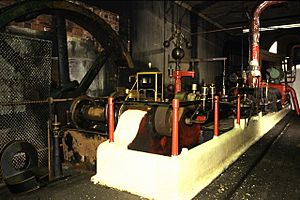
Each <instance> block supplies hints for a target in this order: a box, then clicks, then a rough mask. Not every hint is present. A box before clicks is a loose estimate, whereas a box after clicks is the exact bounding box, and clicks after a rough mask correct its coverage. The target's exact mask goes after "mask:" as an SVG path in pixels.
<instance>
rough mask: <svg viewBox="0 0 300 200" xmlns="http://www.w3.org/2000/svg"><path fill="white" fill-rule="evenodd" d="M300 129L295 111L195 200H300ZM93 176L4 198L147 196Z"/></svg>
mask: <svg viewBox="0 0 300 200" xmlns="http://www.w3.org/2000/svg"><path fill="white" fill-rule="evenodd" d="M299 130H300V117H296V116H295V114H294V113H290V114H288V115H287V116H286V117H285V118H284V119H283V120H282V121H281V122H279V123H278V124H277V125H276V126H275V127H274V128H273V129H272V130H271V131H269V132H268V133H267V134H266V135H265V136H264V137H263V138H262V139H261V140H259V141H258V142H257V143H256V144H254V145H253V146H251V147H250V148H249V150H248V151H247V152H245V153H244V154H243V155H242V156H241V157H240V158H239V159H238V160H237V161H236V162H235V163H233V164H232V165H231V166H230V167H229V168H228V169H227V170H226V171H225V172H223V173H222V174H221V175H220V176H219V177H218V178H216V179H215V180H214V181H213V182H212V183H211V184H210V185H208V186H207V187H206V188H204V189H203V190H202V191H201V192H200V193H199V194H198V195H197V196H196V197H195V198H193V200H200V199H201V200H202V199H205V200H207V199H214V200H215V199H233V200H237V199H239V200H240V199H253V200H254V199H255V200H257V199H268V200H269V199H293V200H294V199H295V200H300V156H299V155H300V131H299ZM67 174H68V172H66V175H67ZM92 175H93V174H92V173H79V172H72V176H69V177H67V178H65V179H63V180H60V181H56V182H53V183H50V184H48V185H47V186H46V187H43V188H40V189H38V190H36V191H33V192H29V193H26V194H12V193H10V192H9V191H8V189H7V188H6V187H0V199H16V200H21V199H24V200H25V199H26V200H27V199H30V200H35V199H36V200H46V199H54V200H56V199H57V200H64V199H65V200H77V199H99V200H110V199H111V200H118V199H120V200H127V199H128V200H135V199H136V200H138V199H145V198H141V197H139V196H136V195H132V194H129V193H127V192H120V191H117V190H114V189H111V188H107V187H102V186H99V185H94V184H93V183H91V182H90V181H89V180H90V177H91V176H92Z"/></svg>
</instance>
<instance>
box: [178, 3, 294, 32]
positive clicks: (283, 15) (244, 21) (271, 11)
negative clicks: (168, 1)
mask: <svg viewBox="0 0 300 200" xmlns="http://www.w3.org/2000/svg"><path fill="white" fill-rule="evenodd" d="M261 2H262V1H176V3H177V4H178V5H181V6H183V7H184V6H186V5H188V6H190V7H191V8H192V10H193V12H195V13H198V14H199V15H200V16H205V17H207V18H208V19H209V20H211V21H213V22H214V23H216V24H219V25H220V26H222V27H224V28H233V27H238V26H246V27H248V24H249V17H251V13H252V11H253V10H254V8H255V6H256V5H258V4H259V3H261ZM260 19H261V26H262V27H263V26H273V25H283V24H294V23H299V22H300V1H287V2H285V3H282V4H278V5H273V6H271V7H269V8H267V9H266V10H265V11H263V12H262V15H261V17H260Z"/></svg>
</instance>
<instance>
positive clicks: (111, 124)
mask: <svg viewBox="0 0 300 200" xmlns="http://www.w3.org/2000/svg"><path fill="white" fill-rule="evenodd" d="M113 101H114V98H113V97H108V137H109V142H114V131H115V130H114V129H115V116H114V113H115V111H114V102H113Z"/></svg>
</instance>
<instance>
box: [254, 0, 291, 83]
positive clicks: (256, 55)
mask: <svg viewBox="0 0 300 200" xmlns="http://www.w3.org/2000/svg"><path fill="white" fill-rule="evenodd" d="M284 2H286V1H264V2H262V3H261V4H259V5H258V6H257V7H256V8H255V9H254V12H253V13H252V16H251V24H250V34H251V35H250V41H251V44H250V61H249V66H250V67H251V75H252V76H254V77H255V76H258V77H259V79H261V67H260V66H259V28H260V21H259V17H260V15H261V13H262V12H263V11H264V10H265V9H266V8H268V7H270V6H272V5H275V4H279V3H284ZM259 82H261V80H259ZM250 84H251V82H250Z"/></svg>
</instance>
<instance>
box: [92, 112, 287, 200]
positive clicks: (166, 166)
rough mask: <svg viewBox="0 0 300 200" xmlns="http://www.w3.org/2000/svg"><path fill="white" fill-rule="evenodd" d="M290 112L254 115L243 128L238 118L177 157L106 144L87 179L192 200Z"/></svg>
mask: <svg viewBox="0 0 300 200" xmlns="http://www.w3.org/2000/svg"><path fill="white" fill-rule="evenodd" d="M288 112H289V109H284V110H281V111H280V112H276V113H270V114H267V115H265V116H261V115H258V116H256V117H254V118H253V119H251V120H250V122H249V125H248V126H247V127H245V124H246V123H245V122H246V120H243V119H241V125H235V128H234V129H232V130H230V131H228V132H226V133H224V134H222V135H221V136H219V137H216V138H214V139H212V140H210V141H208V142H206V143H204V144H201V145H199V146H197V147H195V148H193V149H190V150H186V151H183V153H181V154H180V155H179V156H176V157H167V156H161V155H155V154H150V153H144V152H138V151H133V150H128V149H127V148H124V145H119V144H118V143H109V142H108V141H107V142H104V143H102V144H100V145H99V147H98V150H97V174H96V175H95V176H93V177H92V178H91V180H92V181H93V182H94V183H95V184H101V185H106V186H109V187H113V188H116V189H119V190H123V191H127V192H130V193H133V194H137V195H139V196H142V197H146V198H149V199H161V200H177V199H178V200H179V199H180V200H186V199H192V198H193V197H194V196H195V195H196V194H197V193H198V192H200V191H201V190H202V189H203V188H204V187H206V186H207V185H208V184H209V183H210V182H212V181H213V179H215V178H216V177H217V176H218V175H219V174H221V173H222V172H223V171H224V170H225V169H226V168H227V167H228V166H229V165H230V164H231V163H233V162H234V161H235V160H236V159H237V158H238V157H239V156H240V155H241V154H243V153H244V152H245V151H246V150H247V149H248V148H249V147H250V146H251V145H252V144H254V143H255V142H256V141H257V140H259V139H260V138H261V137H262V136H263V135H264V134H265V133H267V132H268V131H269V130H270V129H271V128H272V127H273V126H274V125H275V124H276V123H278V122H279V121H280V120H281V119H282V118H283V117H284V116H285V115H286V114H287V113H288Z"/></svg>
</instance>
